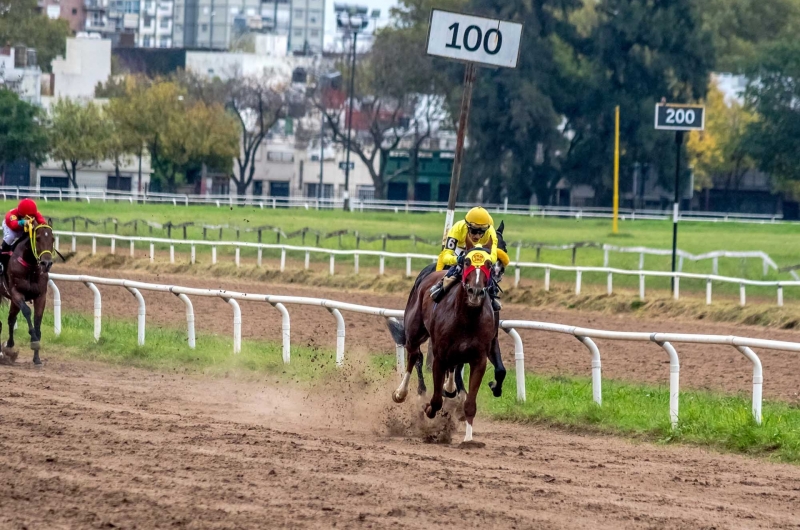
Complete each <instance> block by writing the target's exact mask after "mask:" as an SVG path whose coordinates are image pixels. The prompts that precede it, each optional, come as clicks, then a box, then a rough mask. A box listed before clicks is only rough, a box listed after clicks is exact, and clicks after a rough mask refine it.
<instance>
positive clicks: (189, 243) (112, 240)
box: [53, 230, 800, 307]
mask: <svg viewBox="0 0 800 530" xmlns="http://www.w3.org/2000/svg"><path fill="white" fill-rule="evenodd" d="M53 233H54V234H55V235H56V241H55V248H56V250H60V242H61V239H60V238H61V236H65V237H70V238H71V245H70V250H71V251H72V252H75V251H76V250H77V238H78V237H84V238H91V239H92V254H96V253H97V240H98V239H100V240H107V241H108V242H109V252H110V253H111V254H116V251H117V241H127V242H129V243H130V251H129V252H130V256H131V257H135V253H136V248H135V243H136V242H140V243H148V244H149V251H148V257H149V259H150V262H151V263H152V262H154V261H155V253H156V247H155V245H156V244H157V243H158V244H164V245H169V259H170V263H175V247H176V246H177V247H183V248H186V247H189V248H190V261H191V263H192V264H193V265H194V264H195V263H196V261H197V252H196V247H198V246H205V247H211V264H212V265H216V264H217V247H234V248H235V255H234V262H235V263H236V266H237V267H239V266H241V249H242V248H253V249H256V250H257V258H256V264H257V266H259V267H261V266H262V258H263V251H264V250H280V252H281V257H280V271H281V272H284V270H285V269H286V255H287V252H297V253H304V254H305V259H304V268H305V269H309V267H310V261H311V254H312V253H313V254H323V255H327V256H329V273H330V274H331V275H333V274H335V272H336V256H352V257H353V267H354V268H353V272H354V273H355V274H358V273H359V270H360V267H359V266H360V262H359V257H360V256H373V257H378V258H379V266H378V273H379V274H380V275H383V274H384V273H385V267H386V259H387V258H388V259H396V260H405V274H406V276H412V274H414V273H415V272H416V270H415V269H414V268H413V266H412V260H424V261H428V262H435V261H436V260H437V258H438V256H436V255H433V254H418V253H403V252H385V251H380V250H337V249H328V248H319V247H305V246H295V245H281V244H275V243H251V242H244V241H205V240H185V239H184V240H177V239H168V238H158V237H146V236H121V235H117V234H100V233H86V232H68V231H61V230H54V231H53ZM638 250H640V249H638ZM651 250H652V249H651ZM509 266H510V267H513V268H514V269H515V270H514V287H518V286H519V283H520V273H521V270H522V269H524V268H531V269H544V271H545V272H544V289H545V291H549V290H550V272H551V271H552V270H558V271H571V272H574V273H575V293H576V294H580V292H581V288H582V283H583V282H582V276H583V273H586V272H588V273H605V274H607V292H608V294H609V295H610V294H612V293H613V284H614V282H613V275H615V274H618V275H623V276H638V277H639V298H640V299H642V300H644V298H645V278H647V277H660V278H664V277H666V278H675V282H674V287H673V297H674V298H675V299H676V300H678V299H679V298H680V279H681V278H687V279H700V280H705V281H706V304H707V305H711V300H712V296H711V294H712V282H718V283H731V284H735V285H738V286H739V303H740V305H741V306H744V305H745V304H746V300H747V298H746V286H748V285H749V286H758V287H773V288H775V289H776V291H777V305H778V306H779V307H780V306H783V288H784V287H787V286H789V287H795V286H800V281H797V280H789V281H762V280H748V279H745V278H734V277H729V276H719V275H716V274H695V273H687V272H674V273H673V272H668V271H648V270H627V269H615V268H611V267H578V266H568V265H554V264H550V263H534V262H519V261H512V262H511V263H510V264H509Z"/></svg>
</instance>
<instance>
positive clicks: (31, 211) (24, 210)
mask: <svg viewBox="0 0 800 530" xmlns="http://www.w3.org/2000/svg"><path fill="white" fill-rule="evenodd" d="M38 211H39V209H38V208H37V207H36V203H35V202H33V200H32V199H22V200H21V201H19V206H17V213H18V214H19V216H20V217H28V216H30V217H33V216H35V215H36V212H38Z"/></svg>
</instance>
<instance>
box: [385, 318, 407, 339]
mask: <svg viewBox="0 0 800 530" xmlns="http://www.w3.org/2000/svg"><path fill="white" fill-rule="evenodd" d="M386 325H387V326H389V333H391V334H392V338H393V339H394V343H395V344H405V343H406V328H405V326H403V324H402V322H400V321H399V320H396V319H394V318H390V319H387V320H386Z"/></svg>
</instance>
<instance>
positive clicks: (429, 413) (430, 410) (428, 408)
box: [425, 403, 436, 420]
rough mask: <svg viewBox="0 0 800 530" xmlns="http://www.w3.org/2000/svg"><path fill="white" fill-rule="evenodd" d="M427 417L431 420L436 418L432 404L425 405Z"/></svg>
mask: <svg viewBox="0 0 800 530" xmlns="http://www.w3.org/2000/svg"><path fill="white" fill-rule="evenodd" d="M425 415H426V416H427V417H428V419H431V420H432V419H433V418H435V417H436V411H435V410H433V407H431V404H430V403H428V404H427V405H425Z"/></svg>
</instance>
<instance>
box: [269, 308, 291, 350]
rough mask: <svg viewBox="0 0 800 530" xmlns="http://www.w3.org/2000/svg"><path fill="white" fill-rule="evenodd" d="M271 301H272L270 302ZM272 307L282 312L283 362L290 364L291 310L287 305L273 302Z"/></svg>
mask: <svg viewBox="0 0 800 530" xmlns="http://www.w3.org/2000/svg"><path fill="white" fill-rule="evenodd" d="M270 303H271V302H270ZM272 307H274V308H275V309H277V310H278V311H280V312H281V346H282V351H281V356H282V357H283V364H289V361H290V359H291V347H292V342H291V329H292V326H291V320H290V319H289V311H287V310H286V307H285V306H284V305H283V304H281V303H280V302H278V303H272Z"/></svg>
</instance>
